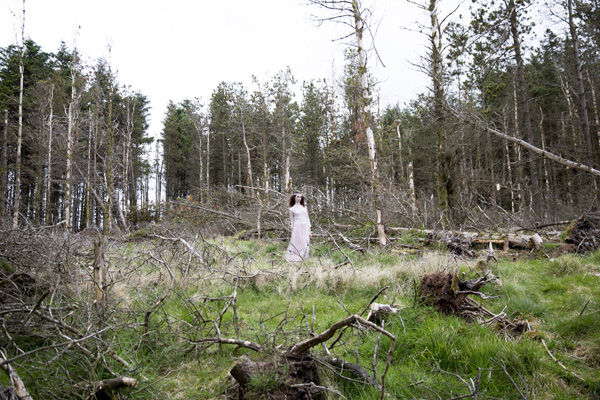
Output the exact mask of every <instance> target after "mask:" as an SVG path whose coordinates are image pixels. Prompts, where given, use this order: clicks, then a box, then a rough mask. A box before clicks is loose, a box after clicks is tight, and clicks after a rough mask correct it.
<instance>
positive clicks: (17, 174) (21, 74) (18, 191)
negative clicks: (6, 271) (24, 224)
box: [12, 0, 25, 229]
mask: <svg viewBox="0 0 600 400" xmlns="http://www.w3.org/2000/svg"><path fill="white" fill-rule="evenodd" d="M24 58H25V0H23V20H22V21H21V51H20V52H19V125H18V128H17V157H16V160H15V184H14V202H13V220H12V226H13V229H14V228H17V226H18V225H19V211H20V210H19V208H20V201H21V147H22V145H23V80H24V78H25V68H24V60H23V59H24Z"/></svg>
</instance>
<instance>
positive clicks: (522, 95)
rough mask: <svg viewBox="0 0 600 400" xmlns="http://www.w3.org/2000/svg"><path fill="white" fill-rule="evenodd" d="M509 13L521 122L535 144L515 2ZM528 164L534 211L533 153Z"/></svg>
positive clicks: (536, 184) (537, 192) (536, 189)
mask: <svg viewBox="0 0 600 400" xmlns="http://www.w3.org/2000/svg"><path fill="white" fill-rule="evenodd" d="M508 13H509V22H510V32H511V36H512V39H513V46H512V47H513V51H514V53H515V63H516V68H517V83H518V91H519V105H520V107H519V109H520V110H521V118H520V122H521V125H522V127H523V135H524V138H525V141H526V142H528V143H533V142H534V141H533V130H532V128H531V112H530V109H529V94H528V93H527V82H526V80H525V63H524V61H523V55H522V53H521V39H520V36H519V30H518V16H517V7H516V5H515V1H514V0H509V2H508ZM527 163H528V168H529V176H530V177H531V179H530V186H531V195H532V199H533V202H532V204H531V206H532V208H533V209H534V210H537V209H538V208H539V206H540V204H541V201H540V190H539V182H538V172H537V166H536V163H535V157H534V152H533V151H528V152H527Z"/></svg>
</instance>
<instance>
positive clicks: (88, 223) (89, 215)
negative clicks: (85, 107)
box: [85, 109, 95, 228]
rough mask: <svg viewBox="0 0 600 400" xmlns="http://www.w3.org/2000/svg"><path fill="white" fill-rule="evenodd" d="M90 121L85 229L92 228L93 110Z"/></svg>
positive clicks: (90, 113) (89, 115) (89, 113)
mask: <svg viewBox="0 0 600 400" xmlns="http://www.w3.org/2000/svg"><path fill="white" fill-rule="evenodd" d="M88 119H89V122H88V123H89V128H88V143H87V148H88V153H87V171H86V180H85V182H86V184H85V227H86V228H87V227H90V226H92V212H91V211H92V207H91V204H90V200H91V191H90V185H91V182H92V180H91V170H92V140H93V137H92V132H93V131H94V122H93V120H92V110H91V109H90V110H89V112H88ZM94 141H95V140H94Z"/></svg>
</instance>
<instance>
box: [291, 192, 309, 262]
mask: <svg viewBox="0 0 600 400" xmlns="http://www.w3.org/2000/svg"><path fill="white" fill-rule="evenodd" d="M288 205H289V207H290V220H291V223H292V238H291V240H290V244H289V245H288V248H287V252H286V253H285V259H286V260H287V261H304V260H306V259H307V258H308V245H309V242H310V238H311V237H312V234H311V231H310V218H308V211H307V210H306V205H305V204H304V196H303V195H302V194H301V193H294V194H293V195H292V196H291V197H290V201H289V204H288Z"/></svg>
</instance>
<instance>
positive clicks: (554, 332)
mask: <svg viewBox="0 0 600 400" xmlns="http://www.w3.org/2000/svg"><path fill="white" fill-rule="evenodd" d="M407 240H408V239H407ZM195 245H196V246H197V248H199V249H201V250H202V251H203V252H204V253H203V254H205V255H206V258H205V260H204V261H203V262H200V261H199V260H196V259H194V258H192V261H191V264H190V265H189V268H187V265H188V264H187V263H188V262H190V261H189V260H190V259H189V258H188V255H187V253H185V251H183V250H181V249H182V247H178V248H177V249H176V250H174V249H173V248H170V249H168V250H164V249H163V250H161V252H158V251H155V252H153V253H152V254H153V255H154V257H155V258H157V256H156V255H157V254H160V257H162V258H161V260H162V261H163V262H164V263H167V265H170V266H171V270H172V272H173V273H174V276H175V284H174V287H173V289H172V290H171V291H169V284H170V277H169V274H167V273H166V270H165V268H164V264H161V263H157V262H148V263H146V264H141V263H140V261H139V260H140V259H144V258H143V257H141V256H139V255H137V256H136V254H135V253H136V251H139V252H140V253H143V252H146V251H149V250H148V249H150V250H151V249H152V246H151V245H150V244H149V243H143V244H140V247H136V246H134V245H132V243H128V244H127V245H126V246H124V247H123V248H118V246H116V245H115V244H113V245H112V247H111V253H110V254H108V255H107V258H108V259H109V260H110V259H111V258H112V259H118V260H121V261H120V262H123V260H125V259H127V258H130V259H131V260H132V261H131V263H130V264H126V263H123V264H120V266H119V268H120V269H121V271H120V273H122V274H123V276H128V277H129V278H128V279H123V282H122V283H121V284H120V286H119V287H118V290H116V287H115V290H114V291H113V292H112V294H111V296H112V300H113V301H112V302H111V305H112V309H111V312H110V314H109V315H108V316H107V318H108V319H110V320H111V321H113V322H114V324H115V329H114V331H111V332H110V334H107V337H106V340H107V341H108V342H109V343H110V350H111V351H113V352H115V353H116V354H117V355H118V356H119V357H121V358H122V359H124V360H127V362H128V363H129V364H130V368H127V367H125V366H124V365H122V364H121V363H119V362H117V361H116V360H114V359H111V358H109V357H105V358H106V359H108V360H109V361H108V365H109V366H110V371H109V370H108V369H106V368H103V367H101V366H100V364H99V365H98V366H93V365H92V366H90V365H85V364H84V363H82V362H81V360H82V358H81V357H77V355H76V353H73V354H72V352H73V351H75V350H77V349H76V348H73V349H71V348H70V349H69V352H67V353H66V354H65V357H72V359H73V360H78V361H77V363H76V364H74V365H76V366H77V368H76V371H77V374H80V375H82V377H81V379H82V380H85V379H86V378H85V377H84V376H83V375H85V371H86V368H88V369H90V370H91V371H92V376H96V377H99V378H106V377H110V376H112V373H117V374H121V375H132V376H134V377H136V378H138V379H139V380H140V383H141V385H140V387H141V388H143V389H139V388H138V389H135V390H137V392H135V395H134V396H133V397H134V398H136V399H151V398H161V399H167V398H172V399H189V398H194V399H217V398H222V397H220V396H222V395H223V394H225V393H232V390H233V389H232V383H233V382H232V379H231V377H230V376H229V371H230V370H231V368H232V367H233V366H234V365H235V363H236V362H237V360H239V358H240V357H241V356H243V355H245V356H248V357H250V358H251V359H253V360H255V361H264V360H270V362H271V363H275V364H274V365H277V367H276V368H274V369H271V370H268V369H266V370H263V371H261V372H260V373H257V374H256V375H255V376H254V377H253V378H252V381H251V385H250V386H251V390H252V392H253V393H254V395H255V398H261V397H264V398H268V395H267V393H268V392H269V391H271V390H274V389H276V388H278V387H280V386H281V385H282V384H283V383H285V382H286V379H287V378H286V377H287V372H288V370H287V366H286V365H284V364H276V361H274V360H277V357H278V355H279V354H281V352H282V351H284V350H285V349H287V348H289V347H290V346H291V345H293V344H294V343H297V342H299V341H301V340H305V339H307V338H309V337H310V336H311V335H314V334H318V333H321V332H323V331H324V330H326V329H327V328H329V327H330V326H331V325H332V324H333V323H335V322H337V321H340V320H341V319H343V318H346V317H347V316H349V315H351V314H361V313H363V311H364V310H365V308H366V307H367V306H368V304H369V301H371V300H372V299H373V298H374V296H375V295H376V294H377V293H378V292H380V290H381V289H384V288H386V289H385V290H383V291H381V293H380V294H379V297H377V299H376V300H375V301H376V302H378V303H387V304H390V303H394V304H396V305H399V306H400V307H401V312H400V313H399V314H398V315H396V316H393V317H391V318H390V319H389V321H386V323H385V329H386V330H387V331H388V332H390V333H391V334H393V335H394V336H395V338H396V343H395V347H394V350H393V353H392V360H391V364H390V368H389V370H388V373H387V377H386V389H387V391H388V392H389V393H390V394H391V395H392V396H395V397H396V398H420V399H435V398H452V397H460V396H465V395H468V394H469V393H470V390H471V389H469V385H472V383H471V382H479V383H478V385H479V386H478V389H479V392H480V393H481V394H482V395H486V396H489V397H492V398H507V399H508V398H521V393H522V394H523V395H524V396H526V397H527V398H532V399H533V398H539V399H546V398H548V399H550V398H551V399H571V398H582V399H595V398H598V397H599V396H600V377H599V376H598V375H599V374H597V371H598V370H599V369H600V356H599V354H600V329H598V327H600V290H599V288H600V277H599V276H597V274H598V272H599V271H600V252H595V253H593V254H590V255H587V256H578V255H564V256H561V257H558V258H556V259H553V260H549V259H543V258H540V259H534V260H521V261H516V262H513V261H510V260H508V259H502V260H500V262H499V263H498V265H497V266H495V272H497V274H498V276H499V277H500V279H501V281H502V283H501V285H494V284H489V285H487V286H486V287H484V288H483V292H485V293H487V294H490V295H495V296H497V297H495V298H494V299H491V300H485V301H483V304H484V306H485V307H486V308H487V309H488V310H491V311H493V312H496V313H499V312H500V311H502V310H504V311H505V313H506V314H508V315H509V316H510V318H519V319H520V320H527V321H528V322H529V323H530V325H531V327H532V328H533V329H534V332H530V333H528V334H524V335H517V336H504V335H503V334H502V332H500V331H498V330H496V329H495V328H494V326H482V325H480V324H478V323H476V322H471V323H469V322H466V321H464V320H461V319H459V318H456V317H452V316H446V315H441V314H439V313H438V312H437V311H436V310H435V309H433V308H430V307H425V306H422V305H420V304H418V303H417V304H415V302H414V282H415V281H418V279H419V277H420V276H422V275H423V274H425V273H429V272H433V271H437V270H439V269H448V268H450V267H452V268H453V267H454V265H457V264H455V263H454V261H453V258H452V257H451V256H450V255H448V254H444V253H443V252H431V253H426V254H424V255H423V256H422V257H419V258H415V256H414V255H411V256H402V255H398V254H396V253H391V252H387V251H383V250H378V249H372V250H370V251H368V252H363V253H361V252H356V251H352V250H351V249H349V248H345V247H341V249H339V248H338V247H337V246H334V245H331V244H319V243H316V244H315V245H314V246H313V247H312V249H311V258H310V259H309V260H308V261H307V262H305V263H297V264H290V263H287V262H286V261H285V260H284V259H283V257H282V256H283V254H284V252H285V247H286V244H285V243H279V242H275V241H269V240H250V241H246V240H239V239H229V238H227V239H215V240H213V241H211V242H210V243H209V244H207V243H204V242H201V241H198V242H197V243H195ZM340 246H341V244H340ZM342 251H343V253H342ZM124 255H126V256H127V257H125V256H124ZM348 260H349V261H350V262H348ZM342 263H345V264H344V265H340V264H342ZM472 263H473V261H472V260H460V261H459V266H460V270H461V272H462V271H464V272H466V273H467V274H468V275H467V277H468V278H469V277H474V276H475V275H476V271H474V270H473V269H471V268H469V267H468V266H469V265H471V264H472ZM140 265H142V266H143V267H141V268H140ZM128 268H131V269H130V270H128ZM186 269H187V275H185V274H186ZM126 274H129V275H126ZM234 294H235V297H233V295H234ZM165 295H166V297H165V298H164V300H163V301H162V302H160V303H159V306H157V307H155V308H154V311H153V312H152V314H151V318H150V330H149V331H148V332H145V327H144V326H143V321H144V318H145V313H146V312H147V310H148V309H149V308H150V307H153V306H154V305H155V304H157V302H158V301H159V299H161V298H162V297H163V296H165ZM584 307H585V308H584ZM219 315H220V318H218V317H219ZM363 315H366V314H363ZM213 321H214V322H213ZM217 327H218V330H217ZM219 334H220V335H221V337H222V338H231V339H242V340H249V341H252V342H254V343H257V344H259V345H260V346H261V347H262V348H263V349H264V351H263V353H260V354H259V353H256V352H254V351H252V350H249V349H246V348H238V347H236V346H234V345H229V344H212V345H211V344H209V343H205V342H202V339H206V338H215V337H217V336H219ZM336 337H337V335H336ZM542 339H543V340H544V343H546V345H547V347H548V350H546V348H545V347H544V345H543V343H542ZM18 340H20V342H19V343H20V345H21V346H22V347H23V348H24V349H27V348H28V347H27V345H28V340H27V338H22V339H18ZM328 346H329V347H330V348H329V350H330V351H332V352H333V353H334V354H335V355H336V356H337V357H340V358H344V359H346V360H348V361H351V362H355V363H356V362H358V363H360V364H361V365H362V366H363V367H364V368H365V370H367V371H371V370H372V368H373V363H374V362H375V364H376V365H375V369H376V371H377V377H378V379H380V378H381V374H382V373H383V371H384V368H385V365H386V360H387V358H386V357H387V351H388V349H389V348H390V346H391V341H390V340H389V338H387V337H386V336H383V337H381V338H380V337H379V335H378V334H377V333H375V332H373V331H367V330H365V329H355V328H351V329H347V330H346V331H345V332H344V335H343V337H342V338H341V340H339V341H338V342H337V343H336V344H335V346H334V347H332V346H333V339H332V340H330V341H329V342H328ZM103 351H106V349H104V350H103ZM375 351H376V353H375ZM548 352H550V353H551V354H552V355H553V356H555V357H556V358H557V359H558V360H559V361H560V362H561V364H562V365H564V366H565V368H566V369H565V368H563V367H561V366H560V365H559V364H557V363H555V362H554V361H553V360H552V358H551V357H550V355H549V353H548ZM56 354H57V353H56V352H48V353H39V354H37V355H36V357H35V358H32V360H35V362H37V363H43V362H44V360H45V358H44V357H46V359H52V360H53V362H56V363H58V362H59V361H61V359H60V358H58V357H56ZM107 354H108V353H107ZM313 354H314V355H315V356H322V355H323V354H324V350H323V348H322V347H321V346H318V347H315V348H314V349H313ZM63 361H65V360H63ZM22 364H23V371H24V370H26V369H27V362H26V361H25V362H23V363H22ZM53 365H54V364H53ZM57 365H58V364H57ZM94 368H96V369H94ZM52 370H56V371H60V368H58V367H56V368H54V369H52ZM319 371H320V373H321V379H322V381H321V384H322V385H325V386H328V387H331V388H334V389H335V390H337V391H339V392H340V393H342V394H343V395H344V396H345V397H346V398H347V399H378V398H379V396H380V392H379V390H378V389H376V388H373V387H370V386H365V385H363V384H360V383H356V382H350V381H348V380H345V379H343V378H341V377H339V376H337V375H336V374H334V373H333V372H331V371H330V370H328V369H327V368H325V367H323V366H320V367H319ZM57 374H59V375H60V373H59V372H57ZM77 376H78V377H79V375H77ZM22 377H23V379H24V380H25V381H26V382H25V383H26V385H28V386H35V385H34V383H33V381H34V380H36V379H38V378H39V377H38V376H37V375H36V373H35V372H32V373H31V374H27V373H24V374H22ZM578 377H581V378H583V381H582V380H581V379H579V378H578ZM53 379H55V378H53ZM56 379H58V378H56ZM42 382H43V381H42V380H39V381H38V383H37V385H38V386H39V385H42V384H43V383H42ZM6 384H7V380H6V377H4V376H3V377H2V378H0V385H6ZM70 390H73V389H71V388H69V387H65V388H64V391H65V392H64V393H60V394H57V395H60V396H62V397H63V398H76V397H77V395H76V394H74V393H73V392H69V391H70ZM122 392H123V393H133V392H134V390H133V389H122ZM520 392H521V393H520ZM40 393H43V390H42V391H40ZM327 396H328V398H330V399H337V398H340V397H339V396H337V395H335V394H333V392H330V393H328V395H327Z"/></svg>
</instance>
